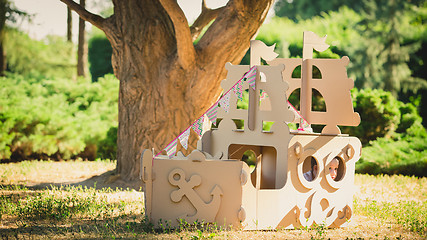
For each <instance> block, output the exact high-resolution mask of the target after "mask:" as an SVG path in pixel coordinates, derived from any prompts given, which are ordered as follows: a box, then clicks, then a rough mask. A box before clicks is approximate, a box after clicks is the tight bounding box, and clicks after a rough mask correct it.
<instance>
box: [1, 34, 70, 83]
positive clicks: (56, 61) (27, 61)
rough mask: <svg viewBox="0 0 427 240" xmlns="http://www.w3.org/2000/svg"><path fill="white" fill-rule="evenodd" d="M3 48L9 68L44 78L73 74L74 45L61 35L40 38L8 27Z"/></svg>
mask: <svg viewBox="0 0 427 240" xmlns="http://www.w3.org/2000/svg"><path fill="white" fill-rule="evenodd" d="M4 48H5V51H6V53H7V67H8V70H9V71H10V72H13V73H17V74H20V75H24V76H31V77H41V76H43V77H47V78H52V77H55V78H71V77H73V76H75V73H76V54H75V51H74V46H73V44H72V43H70V42H67V41H66V40H65V39H64V38H62V37H58V36H48V37H46V38H45V39H44V40H42V41H37V40H34V39H31V38H30V37H29V36H28V35H27V34H25V33H23V32H20V31H17V30H15V29H8V31H7V32H6V34H5V46H4Z"/></svg>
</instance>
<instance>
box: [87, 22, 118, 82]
mask: <svg viewBox="0 0 427 240" xmlns="http://www.w3.org/2000/svg"><path fill="white" fill-rule="evenodd" d="M88 48H89V51H88V58H89V62H90V67H89V70H90V74H91V75H92V81H93V82H96V81H98V78H99V77H102V76H104V75H105V74H109V73H113V67H112V66H111V55H112V52H113V50H112V48H111V44H110V42H109V41H108V39H107V37H105V34H104V33H103V32H101V30H98V29H94V30H92V36H91V37H90V39H89V47H88Z"/></svg>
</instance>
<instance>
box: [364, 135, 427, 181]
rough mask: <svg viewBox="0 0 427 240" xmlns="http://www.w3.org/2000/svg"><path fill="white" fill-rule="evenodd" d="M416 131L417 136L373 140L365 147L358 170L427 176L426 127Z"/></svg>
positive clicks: (372, 172)
mask: <svg viewBox="0 0 427 240" xmlns="http://www.w3.org/2000/svg"><path fill="white" fill-rule="evenodd" d="M411 130H414V129H411ZM416 131H417V135H415V136H410V135H407V136H405V137H401V136H400V135H399V137H397V138H396V139H392V138H379V139H377V140H376V141H372V142H371V146H368V147H364V148H363V152H362V157H361V159H360V160H359V161H358V162H357V164H356V172H358V173H369V174H403V175H409V176H417V177H427V134H426V131H425V129H424V128H421V129H417V130H416Z"/></svg>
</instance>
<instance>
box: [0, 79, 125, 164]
mask: <svg viewBox="0 0 427 240" xmlns="http://www.w3.org/2000/svg"><path fill="white" fill-rule="evenodd" d="M118 87H119V82H118V80H117V79H115V78H114V76H112V75H108V76H106V77H105V78H101V79H100V80H99V82H97V83H91V81H89V80H88V79H81V78H80V79H77V81H72V80H69V79H60V78H58V79H36V78H30V79H25V78H24V77H22V76H19V75H9V76H7V77H2V78H1V79H0V136H1V138H0V159H1V160H2V161H18V160H25V159H46V158H53V159H70V158H73V157H79V156H82V157H85V158H88V159H94V158H95V157H96V152H97V148H98V144H99V143H100V142H101V141H102V140H103V139H104V138H105V136H106V133H107V131H108V130H109V129H110V128H111V127H113V126H117V121H118V119H117V118H118V108H117V99H118Z"/></svg>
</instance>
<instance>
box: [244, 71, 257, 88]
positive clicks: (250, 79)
mask: <svg viewBox="0 0 427 240" xmlns="http://www.w3.org/2000/svg"><path fill="white" fill-rule="evenodd" d="M243 77H244V78H246V80H247V81H248V83H249V86H250V87H251V88H252V89H253V90H255V79H256V67H255V66H253V67H252V68H251V70H249V72H247V73H246V74H245V76H243Z"/></svg>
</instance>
